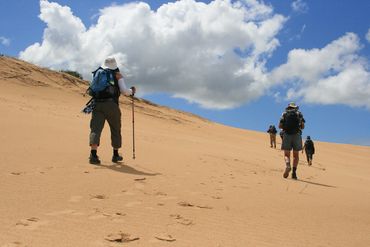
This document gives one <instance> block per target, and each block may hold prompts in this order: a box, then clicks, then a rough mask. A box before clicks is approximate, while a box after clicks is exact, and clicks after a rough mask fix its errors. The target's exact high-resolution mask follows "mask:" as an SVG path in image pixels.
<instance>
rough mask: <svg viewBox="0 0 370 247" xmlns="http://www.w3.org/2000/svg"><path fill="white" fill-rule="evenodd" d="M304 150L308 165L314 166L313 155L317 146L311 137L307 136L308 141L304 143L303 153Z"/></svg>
mask: <svg viewBox="0 0 370 247" xmlns="http://www.w3.org/2000/svg"><path fill="white" fill-rule="evenodd" d="M303 150H304V151H305V152H306V157H307V162H308V165H309V166H310V165H312V159H313V154H314V153H315V145H314V143H313V141H312V140H311V137H310V136H307V138H306V141H305V142H304V145H303V149H302V153H303Z"/></svg>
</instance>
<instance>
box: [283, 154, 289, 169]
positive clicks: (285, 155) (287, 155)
mask: <svg viewBox="0 0 370 247" xmlns="http://www.w3.org/2000/svg"><path fill="white" fill-rule="evenodd" d="M284 160H285V164H286V166H287V167H290V150H284Z"/></svg>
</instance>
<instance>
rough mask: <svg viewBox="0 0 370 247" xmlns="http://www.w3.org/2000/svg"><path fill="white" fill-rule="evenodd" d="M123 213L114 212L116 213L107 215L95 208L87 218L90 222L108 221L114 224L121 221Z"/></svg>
mask: <svg viewBox="0 0 370 247" xmlns="http://www.w3.org/2000/svg"><path fill="white" fill-rule="evenodd" d="M125 215H126V214H125V213H122V212H116V213H113V214H111V213H107V212H103V211H101V210H100V209H99V208H95V209H94V211H93V212H92V213H91V214H90V216H89V217H88V218H89V219H90V220H98V219H110V220H112V221H115V222H119V221H121V218H122V217H123V216H125Z"/></svg>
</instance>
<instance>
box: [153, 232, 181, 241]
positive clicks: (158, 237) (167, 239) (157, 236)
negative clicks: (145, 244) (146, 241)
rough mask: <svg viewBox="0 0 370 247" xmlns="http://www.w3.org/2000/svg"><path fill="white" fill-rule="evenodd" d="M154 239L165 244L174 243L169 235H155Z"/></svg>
mask: <svg viewBox="0 0 370 247" xmlns="http://www.w3.org/2000/svg"><path fill="white" fill-rule="evenodd" d="M155 238H156V239H158V240H161V241H165V242H174V241H176V238H174V237H172V236H171V235H169V234H166V233H165V234H157V235H156V236H155Z"/></svg>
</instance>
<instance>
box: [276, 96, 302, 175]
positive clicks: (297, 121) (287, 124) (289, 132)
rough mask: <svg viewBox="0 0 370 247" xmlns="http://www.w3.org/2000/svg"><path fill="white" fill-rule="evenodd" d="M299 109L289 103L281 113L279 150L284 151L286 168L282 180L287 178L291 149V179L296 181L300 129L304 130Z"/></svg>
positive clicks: (300, 143) (300, 140)
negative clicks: (282, 134)
mask: <svg viewBox="0 0 370 247" xmlns="http://www.w3.org/2000/svg"><path fill="white" fill-rule="evenodd" d="M298 109H299V107H298V106H297V105H296V104H295V103H294V102H291V103H289V105H288V107H287V108H286V109H285V112H283V114H282V116H281V118H280V122H279V128H280V129H283V130H284V136H283V141H282V144H281V149H282V150H284V160H285V164H286V168H285V171H284V175H283V177H284V178H287V177H288V176H289V173H290V171H291V166H290V151H291V150H292V149H293V173H292V178H293V179H297V166H298V161H299V151H301V150H302V136H301V134H302V131H301V130H302V129H303V128H304V123H305V120H304V118H303V115H302V113H301V112H300V111H298Z"/></svg>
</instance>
